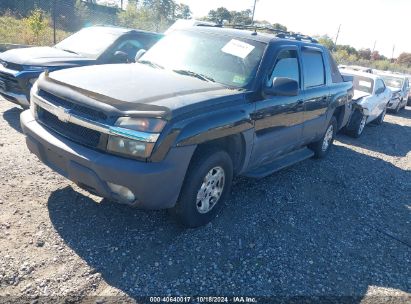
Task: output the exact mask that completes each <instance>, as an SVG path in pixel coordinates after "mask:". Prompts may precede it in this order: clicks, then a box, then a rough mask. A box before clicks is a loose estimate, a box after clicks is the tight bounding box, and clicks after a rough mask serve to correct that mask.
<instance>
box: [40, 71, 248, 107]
mask: <svg viewBox="0 0 411 304" xmlns="http://www.w3.org/2000/svg"><path fill="white" fill-rule="evenodd" d="M38 86H39V88H40V89H44V90H46V91H48V92H52V93H54V94H56V95H59V96H61V97H63V98H69V99H70V100H73V101H75V102H76V100H77V101H79V100H80V99H81V101H80V102H82V103H84V102H86V103H88V104H89V105H91V106H93V107H96V106H97V107H100V108H104V107H105V106H106V108H107V106H108V107H111V108H114V109H115V110H117V111H118V112H121V113H122V114H124V113H133V112H134V111H137V112H138V111H157V112H163V113H166V112H167V114H170V113H171V112H173V113H174V114H178V113H180V112H181V110H182V109H187V108H190V110H193V108H195V105H197V106H198V105H199V103H200V102H206V103H207V102H209V103H213V102H214V103H215V102H216V100H218V99H221V97H226V96H229V95H232V96H236V95H238V94H242V91H240V90H232V89H228V88H227V87H225V86H223V85H221V84H218V83H214V82H207V81H203V80H201V79H198V78H195V77H190V76H184V75H180V74H177V73H175V72H172V71H166V70H162V69H156V68H152V67H150V66H147V65H143V64H139V63H135V64H112V65H99V66H89V67H80V68H73V69H66V70H61V71H56V72H52V73H50V74H49V76H48V77H45V76H43V77H41V78H40V80H39V82H38ZM79 94H80V95H81V96H80V97H81V98H80V99H79V98H78V97H79ZM86 99H88V100H86ZM225 99H226V98H225ZM204 106H205V104H204V103H201V106H200V107H199V108H201V109H202V110H203V111H204V109H205V108H204Z"/></svg>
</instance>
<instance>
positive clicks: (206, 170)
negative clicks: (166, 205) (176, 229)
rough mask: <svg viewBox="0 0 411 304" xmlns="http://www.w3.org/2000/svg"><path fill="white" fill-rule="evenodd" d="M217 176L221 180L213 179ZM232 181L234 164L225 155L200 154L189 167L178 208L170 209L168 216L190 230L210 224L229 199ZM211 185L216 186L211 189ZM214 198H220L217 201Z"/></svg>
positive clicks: (211, 150)
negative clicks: (170, 215)
mask: <svg viewBox="0 0 411 304" xmlns="http://www.w3.org/2000/svg"><path fill="white" fill-rule="evenodd" d="M210 174H211V175H210ZM221 174H223V177H222V178H221ZM217 175H218V176H220V178H216V176H217ZM207 180H208V182H207ZM232 180H233V163H232V160H231V157H230V156H229V155H228V153H227V152H225V151H222V150H218V149H216V148H206V149H205V150H203V151H200V152H199V153H197V154H196V155H194V157H193V159H192V161H191V163H190V166H189V168H188V171H187V174H186V177H185V180H184V184H183V187H182V189H181V192H180V197H179V199H178V201H177V204H176V205H175V207H174V208H172V209H170V212H171V214H172V215H173V216H174V217H175V218H176V219H177V221H178V222H179V223H181V224H182V225H184V226H186V227H190V228H194V227H199V226H203V225H205V224H207V223H209V222H210V221H211V220H213V219H214V218H215V216H216V215H217V213H218V211H219V210H220V208H221V207H222V206H223V203H224V201H225V200H226V199H227V197H228V196H229V194H230V191H231V184H232ZM213 182H214V185H215V186H212V185H213ZM219 187H220V189H219ZM202 189H204V191H202ZM219 190H220V191H219ZM200 191H201V192H203V195H202V198H203V199H202V200H200V199H199V197H201V192H200ZM204 193H206V195H205V196H204ZM211 193H213V194H211ZM219 193H220V196H219ZM210 194H211V196H210ZM212 195H215V197H213V196H212ZM217 196H219V198H217V199H216V197H217ZM207 197H208V198H207ZM210 197H211V199H210Z"/></svg>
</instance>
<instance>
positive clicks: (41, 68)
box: [24, 65, 47, 72]
mask: <svg viewBox="0 0 411 304" xmlns="http://www.w3.org/2000/svg"><path fill="white" fill-rule="evenodd" d="M46 69H47V67H45V66H36V65H25V66H24V70H25V71H38V72H41V71H44V70H46Z"/></svg>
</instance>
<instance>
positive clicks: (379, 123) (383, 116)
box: [374, 107, 387, 126]
mask: <svg viewBox="0 0 411 304" xmlns="http://www.w3.org/2000/svg"><path fill="white" fill-rule="evenodd" d="M386 113H387V107H385V108H384V111H382V113H381V114H380V115H379V116H378V117H377V118H376V119H375V120H374V124H376V125H377V126H379V125H381V124H382V123H383V122H384V118H385V114H386Z"/></svg>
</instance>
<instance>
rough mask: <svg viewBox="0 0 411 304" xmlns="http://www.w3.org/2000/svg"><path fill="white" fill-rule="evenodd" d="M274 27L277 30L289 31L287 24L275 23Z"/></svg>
mask: <svg viewBox="0 0 411 304" xmlns="http://www.w3.org/2000/svg"><path fill="white" fill-rule="evenodd" d="M272 27H273V29H275V30H280V31H284V32H286V31H287V27H286V26H285V25H282V24H280V23H273V24H272Z"/></svg>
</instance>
